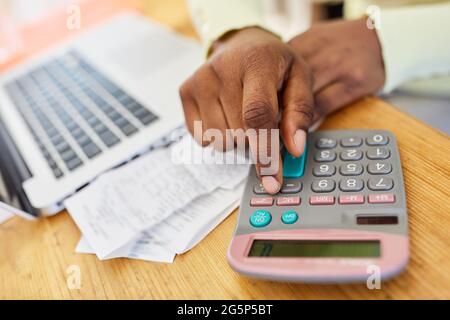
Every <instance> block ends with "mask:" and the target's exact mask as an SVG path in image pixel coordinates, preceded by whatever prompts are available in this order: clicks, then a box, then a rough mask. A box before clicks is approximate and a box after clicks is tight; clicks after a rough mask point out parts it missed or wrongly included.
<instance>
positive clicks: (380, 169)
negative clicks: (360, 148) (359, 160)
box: [367, 162, 392, 174]
mask: <svg viewBox="0 0 450 320" xmlns="http://www.w3.org/2000/svg"><path fill="white" fill-rule="evenodd" d="M391 171H392V166H391V164H390V163H386V162H374V163H370V164H368V165H367V172H369V173H370V174H388V173H390V172H391Z"/></svg>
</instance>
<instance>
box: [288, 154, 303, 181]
mask: <svg viewBox="0 0 450 320" xmlns="http://www.w3.org/2000/svg"><path fill="white" fill-rule="evenodd" d="M305 163H306V152H303V154H302V155H301V156H300V157H299V158H297V157H294V156H293V155H291V154H290V153H289V152H287V151H285V152H284V155H283V177H285V178H300V177H301V176H303V173H304V171H305Z"/></svg>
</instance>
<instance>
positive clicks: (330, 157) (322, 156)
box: [314, 150, 336, 162]
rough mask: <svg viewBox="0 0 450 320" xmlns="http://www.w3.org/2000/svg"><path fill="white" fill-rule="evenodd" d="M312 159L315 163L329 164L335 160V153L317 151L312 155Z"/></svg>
mask: <svg viewBox="0 0 450 320" xmlns="http://www.w3.org/2000/svg"><path fill="white" fill-rule="evenodd" d="M314 159H315V160H316V161H317V162H331V161H334V160H336V152H334V151H332V150H322V151H317V152H316V154H315V155H314Z"/></svg>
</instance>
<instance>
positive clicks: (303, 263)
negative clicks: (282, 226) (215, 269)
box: [228, 229, 409, 282]
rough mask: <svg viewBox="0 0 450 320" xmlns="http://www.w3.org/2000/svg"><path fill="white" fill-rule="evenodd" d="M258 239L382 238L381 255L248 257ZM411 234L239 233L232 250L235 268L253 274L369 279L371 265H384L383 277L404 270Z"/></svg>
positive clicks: (305, 278)
mask: <svg viewBox="0 0 450 320" xmlns="http://www.w3.org/2000/svg"><path fill="white" fill-rule="evenodd" d="M255 239H265V240H267V239H270V240H294V239H295V240H379V241H380V244H381V258H267V257H247V255H248V252H249V250H250V246H251V244H252V242H253V240H255ZM408 246H409V245H408V237H407V236H403V235H396V234H388V233H382V232H370V231H359V230H340V229H308V230H282V231H269V232H255V233H251V234H244V235H236V236H235V237H234V238H233V240H232V242H231V245H230V248H229V250H228V262H229V263H230V265H231V266H232V268H233V269H234V270H236V271H238V272H240V273H243V274H246V275H248V276H251V277H257V278H265V279H273V280H282V281H302V282H352V281H366V280H367V278H368V277H369V275H370V274H369V273H368V269H367V267H368V266H370V265H376V266H378V267H379V268H380V273H381V278H382V279H387V278H391V277H393V276H395V275H396V274H398V273H400V272H401V271H402V270H403V269H404V267H405V266H406V264H407V262H408V258H409V250H408Z"/></svg>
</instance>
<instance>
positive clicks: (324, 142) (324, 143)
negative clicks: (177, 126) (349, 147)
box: [316, 138, 337, 149]
mask: <svg viewBox="0 0 450 320" xmlns="http://www.w3.org/2000/svg"><path fill="white" fill-rule="evenodd" d="M336 145H337V143H336V140H334V139H331V138H320V139H319V140H317V142H316V147H317V148H318V149H332V148H334V147H336Z"/></svg>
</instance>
